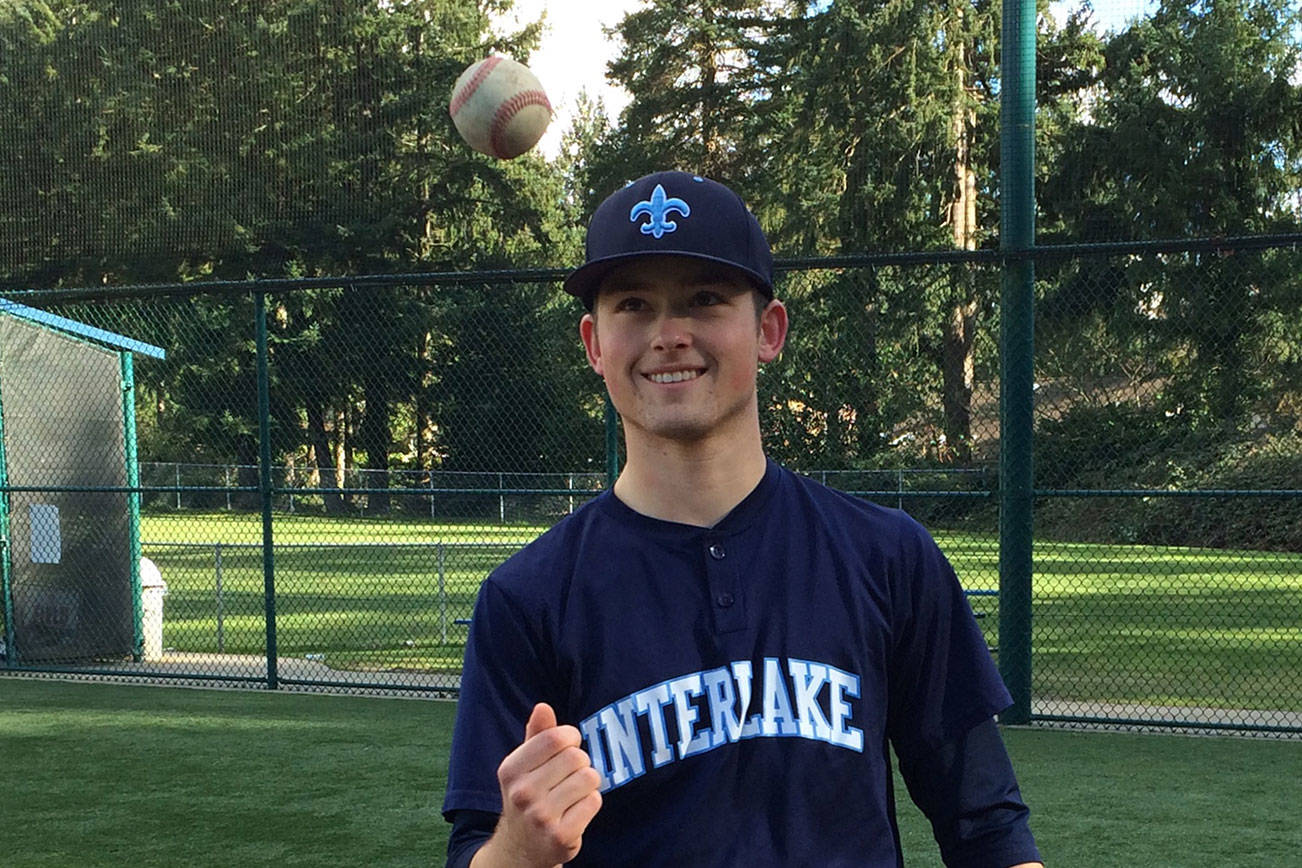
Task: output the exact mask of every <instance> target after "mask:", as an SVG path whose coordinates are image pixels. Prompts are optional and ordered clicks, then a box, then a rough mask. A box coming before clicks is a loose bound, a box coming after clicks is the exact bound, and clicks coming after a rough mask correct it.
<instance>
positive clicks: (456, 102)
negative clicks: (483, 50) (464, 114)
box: [448, 54, 502, 117]
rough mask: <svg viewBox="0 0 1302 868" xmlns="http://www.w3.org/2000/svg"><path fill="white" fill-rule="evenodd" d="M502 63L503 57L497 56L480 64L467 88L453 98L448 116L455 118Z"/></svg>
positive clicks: (467, 83)
mask: <svg viewBox="0 0 1302 868" xmlns="http://www.w3.org/2000/svg"><path fill="white" fill-rule="evenodd" d="M501 62H502V56H501V55H500V54H495V55H493V56H492V57H490V58H488V59H487V60H485V61H484V62H483V63H482V64H480V66H479V69H477V70H475V74H474V75H473V76H472V77H471V79H470V81H468V82H466V85H465V87H463V88H461V90H459V91H457V93H456V95H455V96H453V97H452V105H451V106H449V107H448V114H450V115H452V116H453V117H455V116H456V114H457V112H458V111H460V110H461V107H462V106H463V105H465V104H466V101H467V100H469V99H470V98H471V97H472V96H474V95H475V91H476V90H478V89H479V86H480V85H481V84H483V83H484V79H486V78H488V74H489V73H490V72H492V71H493V68H494V67H496V66H497V65H498V64H499V63H501Z"/></svg>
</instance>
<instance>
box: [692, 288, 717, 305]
mask: <svg viewBox="0 0 1302 868" xmlns="http://www.w3.org/2000/svg"><path fill="white" fill-rule="evenodd" d="M716 304H723V296H721V295H719V293H717V292H714V291H713V290H709V289H703V290H701V291H700V292H698V293H696V294H695V295H693V296H692V307H713V306H714V305H716Z"/></svg>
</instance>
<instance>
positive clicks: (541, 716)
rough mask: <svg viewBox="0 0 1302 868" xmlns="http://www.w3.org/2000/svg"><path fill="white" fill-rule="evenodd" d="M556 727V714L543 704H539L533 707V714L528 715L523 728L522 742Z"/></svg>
mask: <svg viewBox="0 0 1302 868" xmlns="http://www.w3.org/2000/svg"><path fill="white" fill-rule="evenodd" d="M554 726H556V712H555V711H553V710H552V707H551V706H550V705H548V704H547V703H545V702H540V703H538V704H537V705H535V706H534V707H533V714H530V715H529V722H528V723H526V724H525V726H524V740H525V741H528V740H529V739H531V738H533V737H534V736H535V735H537V734H538V733H540V732H542V731H543V730H545V729H551V728H552V727H554Z"/></svg>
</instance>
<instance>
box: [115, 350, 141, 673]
mask: <svg viewBox="0 0 1302 868" xmlns="http://www.w3.org/2000/svg"><path fill="white" fill-rule="evenodd" d="M120 361H121V371H122V442H123V447H124V451H125V455H124V456H123V457H124V458H125V460H126V471H127V473H126V476H127V485H128V486H130V487H131V488H139V487H140V463H139V459H140V457H139V454H138V453H137V451H136V373H135V365H134V363H133V360H132V356H131V353H130V352H128V351H126V350H123V351H122V353H121V355H120ZM127 516H128V521H129V522H130V527H129V529H128V543H127V544H128V546H129V547H130V550H131V551H130V555H129V556H130V558H131V609H132V618H133V621H134V624H135V636H134V637H133V640H132V655H131V656H132V659H133V660H135V661H136V662H137V663H138V662H140V660H141V659H142V658H143V656H144V650H145V631H144V621H145V611H144V601H143V600H142V599H141V594H142V591H141V588H140V557H141V551H140V492H138V491H133V492H131V493H130V494H128V495H127Z"/></svg>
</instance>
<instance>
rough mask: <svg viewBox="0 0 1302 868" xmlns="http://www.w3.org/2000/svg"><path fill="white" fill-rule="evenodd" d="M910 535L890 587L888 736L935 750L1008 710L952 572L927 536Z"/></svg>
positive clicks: (914, 531)
mask: <svg viewBox="0 0 1302 868" xmlns="http://www.w3.org/2000/svg"><path fill="white" fill-rule="evenodd" d="M909 523H910V525H911V527H912V533H911V534H909V535H908V536H906V537H905V539H906V540H907V541H906V542H905V544H904V547H903V550H902V552H901V560H900V563H899V564H898V574H897V575H896V576H895V577H894V581H893V582H892V596H893V598H894V599H893V602H892V606H893V610H894V614H893V617H892V622H893V631H894V637H893V639H894V641H893V644H892V652H891V660H890V663H889V670H888V672H889V674H888V677H889V687H888V697H889V698H888V703H889V705H888V709H887V732H888V734H889V735H890V737H891V740H892V741H894V742H896V743H897V744H898V743H900V742H907V743H912V744H920V745H926V744H930V745H936V744H940V743H942V742H946V741H950V740H952V739H954V738H956V737H958V736H959V735H961V734H962V733H965V732H967V731H968V730H969V729H971V728H972V727H973V726H974V725H975V724H977V723H979V722H980V721H982V720H986V719H989V718H991V717H993V716H994V715H995V714H996V713H997V712H999V711H1002V710H1003V709H1005V708H1007V707H1008V706H1009V705H1011V704H1012V697H1011V696H1010V695H1009V693H1008V690H1007V688H1006V687H1005V686H1004V683H1003V680H1002V679H1001V678H1000V676H999V671H998V669H997V668H996V667H995V664H994V660H993V659H991V656H990V651H989V649H988V648H987V647H986V642H985V637H984V636H982V634H981V629H980V628H979V627H978V626H977V623H976V617H975V616H974V615H973V614H972V608H971V606H969V605H968V602H967V597H966V596H965V595H964V593H963V588H962V586H961V585H960V584H959V581H958V577H957V576H956V575H955V574H954V569H953V567H952V566H950V563H949V561H948V560H946V558H945V555H944V554H943V553H942V552H941V550H940V548H939V547H938V546H937V545H936V543H935V541H934V540H932V538H931V536H930V535H929V534H927V532H926V531H925V530H923V529H922V527H921V526H920V525H918V524H917V523H916V522H913V521H912V520H910V522H909Z"/></svg>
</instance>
